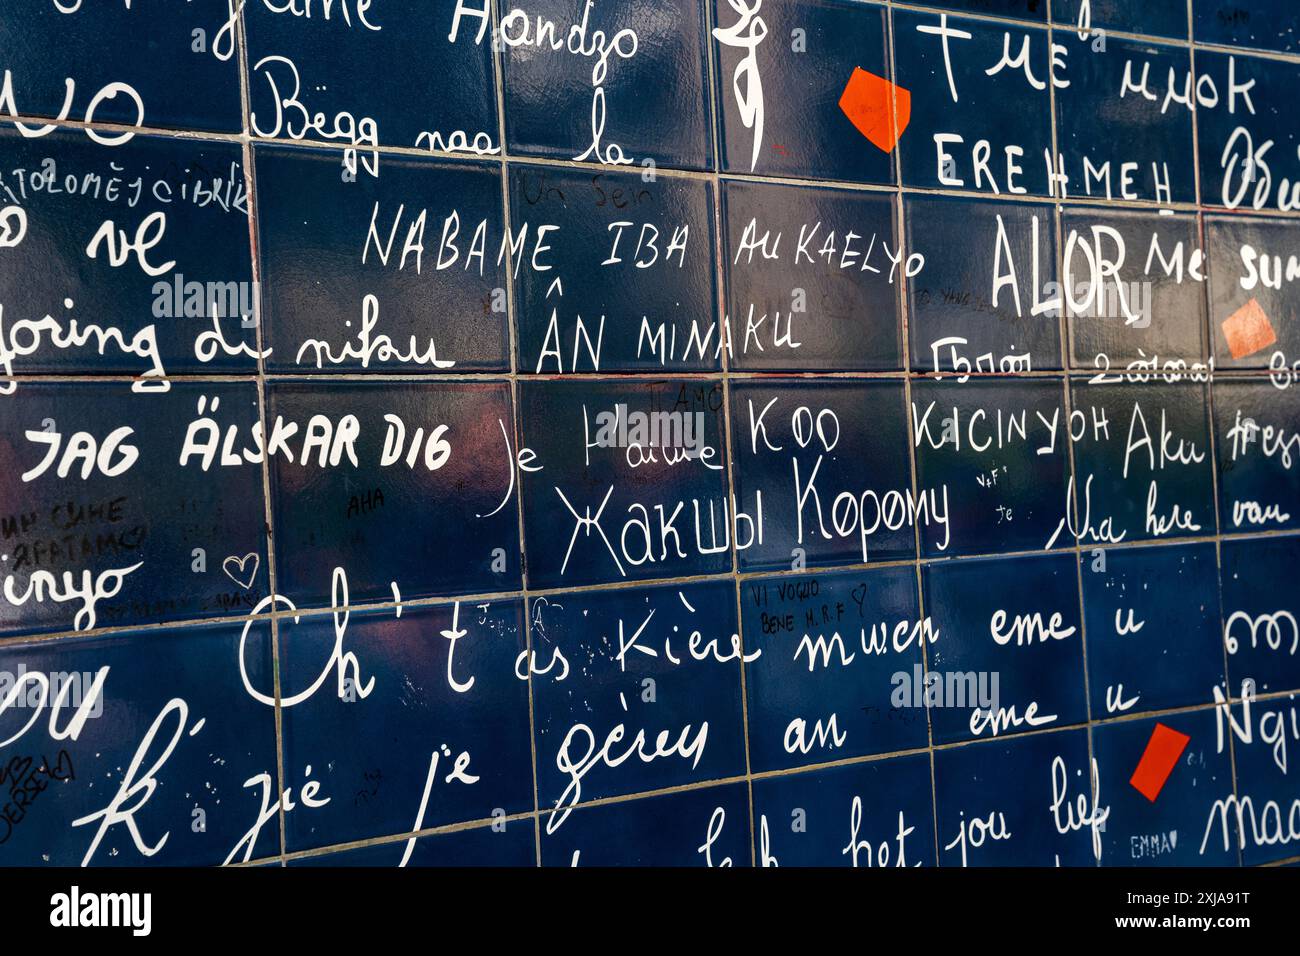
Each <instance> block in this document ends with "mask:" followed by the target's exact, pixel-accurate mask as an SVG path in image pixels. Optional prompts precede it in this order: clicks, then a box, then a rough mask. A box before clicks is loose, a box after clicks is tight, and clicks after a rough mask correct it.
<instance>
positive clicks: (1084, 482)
mask: <svg viewBox="0 0 1300 956" xmlns="http://www.w3.org/2000/svg"><path fill="white" fill-rule="evenodd" d="M1115 378H1117V377H1116V376H1108V377H1107V381H1106V382H1105V383H1103V384H1093V383H1092V382H1090V381H1089V380H1085V379H1076V380H1075V381H1074V382H1072V383H1071V413H1070V437H1071V439H1072V441H1073V443H1074V465H1075V468H1076V474H1075V481H1074V485H1073V486H1072V488H1071V499H1072V501H1071V504H1072V507H1073V508H1074V510H1075V511H1076V512H1077V515H1076V516H1075V518H1074V519H1073V521H1071V522H1067V524H1068V525H1069V526H1070V527H1071V528H1073V529H1074V530H1075V531H1076V532H1077V535H1078V538H1079V543H1080V544H1081V545H1082V546H1083V547H1085V548H1093V547H1098V546H1101V547H1104V546H1105V545H1107V544H1117V543H1119V542H1120V541H1130V542H1131V541H1139V540H1148V539H1149V540H1154V539H1157V538H1160V539H1164V538H1184V537H1199V536H1202V535H1210V534H1214V532H1215V515H1214V491H1213V477H1212V475H1211V473H1210V471H1211V469H1212V468H1213V462H1212V461H1211V459H1210V437H1209V415H1208V409H1207V395H1206V390H1207V386H1206V385H1205V384H1203V383H1198V382H1174V383H1165V382H1145V383H1141V384H1138V383H1120V382H1116V381H1113V379H1115Z"/></svg>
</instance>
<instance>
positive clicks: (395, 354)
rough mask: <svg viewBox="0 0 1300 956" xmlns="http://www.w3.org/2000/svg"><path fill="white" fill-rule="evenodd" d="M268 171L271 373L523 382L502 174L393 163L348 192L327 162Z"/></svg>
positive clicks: (262, 157) (301, 155)
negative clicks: (514, 337)
mask: <svg viewBox="0 0 1300 956" xmlns="http://www.w3.org/2000/svg"><path fill="white" fill-rule="evenodd" d="M256 157H257V163H256V166H257V208H258V242H259V248H260V250H261V256H262V272H261V275H262V292H263V303H264V309H263V314H264V316H265V320H266V342H265V344H264V347H265V348H267V349H269V350H270V353H269V354H268V355H267V356H266V362H265V367H266V368H267V369H268V370H271V371H282V372H317V371H325V372H361V371H366V370H375V371H386V372H399V371H400V372H407V373H415V374H422V373H435V372H481V371H499V370H505V371H508V370H509V368H510V342H509V328H508V319H507V315H506V294H505V286H506V277H507V274H508V272H507V260H506V252H507V251H508V249H509V246H510V241H509V238H508V237H507V236H506V235H505V230H504V229H503V226H502V205H501V171H500V169H499V168H498V167H496V166H495V165H489V164H481V163H458V164H455V165H453V164H450V163H433V162H424V161H420V160H413V159H410V158H407V157H400V158H399V157H391V158H389V159H387V160H386V161H385V164H384V175H383V176H382V177H381V178H378V179H374V178H371V177H369V176H363V177H361V178H359V179H357V180H356V181H355V182H346V181H343V180H341V179H340V178H339V167H338V157H337V155H336V154H334V153H331V152H329V151H326V150H318V149H312V150H306V149H298V148H292V147H283V148H277V147H267V146H258V147H257V150H256ZM358 250H360V252H358Z"/></svg>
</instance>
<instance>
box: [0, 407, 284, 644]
mask: <svg viewBox="0 0 1300 956" xmlns="http://www.w3.org/2000/svg"><path fill="white" fill-rule="evenodd" d="M256 423H257V389H256V387H255V385H254V384H253V383H252V382H239V383H235V382H227V383H220V384H219V383H215V382H204V383H197V382H196V383H179V382H175V383H171V388H170V389H169V390H168V391H166V392H162V393H155V394H132V392H131V386H130V385H128V384H127V383H125V382H104V383H96V382H58V383H56V382H31V381H25V382H21V383H17V385H16V390H15V392H14V393H13V394H12V395H10V396H7V397H6V398H5V399H4V401H3V402H0V434H4V435H5V436H6V437H5V440H4V443H3V446H4V451H3V455H2V458H3V460H4V462H5V464H6V467H5V468H4V469H3V474H4V476H5V477H4V494H3V498H4V501H5V505H4V509H3V517H2V518H0V567H3V574H4V577H5V583H4V596H3V597H0V631H2V632H4V633H7V634H14V633H28V632H33V631H71V630H73V629H76V630H83V631H84V630H90V629H91V628H103V627H122V626H126V625H132V624H146V623H154V622H158V621H167V620H181V619H187V618H206V617H221V616H225V615H228V614H246V613H248V611H249V610H250V609H252V608H253V607H254V606H256V605H257V603H258V602H259V601H260V600H261V599H262V598H263V596H264V595H265V594H266V593H267V592H268V590H269V578H268V576H267V569H266V560H267V556H266V540H265V518H264V509H263V494H262V472H261V468H260V466H259V465H258V464H257V462H258V460H259V459H258V458H257V457H256V456H257V454H259V452H258V451H257V445H256V443H255V441H254V438H253V435H252V432H253V429H254V427H255V425H256ZM192 425H193V429H191V426H192ZM20 436H21V437H20ZM227 437H230V438H231V440H232V445H231V447H232V448H233V449H234V450H233V452H232V453H231V455H230V457H226V456H225V455H224V454H221V453H219V451H218V448H219V445H220V444H221V443H223V442H224V441H225V440H226V439H227ZM242 450H249V451H250V452H251V455H250V456H245V455H244V454H243V451H242ZM250 457H251V460H250ZM214 483H215V484H219V486H220V488H221V497H220V498H218V497H217V496H216V495H214V493H213V486H214Z"/></svg>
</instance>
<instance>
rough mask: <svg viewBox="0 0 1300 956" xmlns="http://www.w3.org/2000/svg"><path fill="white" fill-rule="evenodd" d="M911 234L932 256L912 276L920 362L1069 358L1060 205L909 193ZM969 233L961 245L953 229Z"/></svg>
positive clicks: (970, 367)
mask: <svg viewBox="0 0 1300 956" xmlns="http://www.w3.org/2000/svg"><path fill="white" fill-rule="evenodd" d="M903 208H904V210H905V214H906V217H907V241H908V243H909V246H910V248H911V249H913V250H915V251H916V252H918V253H920V254H922V255H924V256H925V268H924V270H923V271H921V272H920V273H919V274H918V275H917V276H916V277H915V278H913V279H911V280H909V282H908V286H907V292H908V323H909V329H910V335H911V346H912V347H911V351H912V368H913V369H914V370H917V371H953V370H955V371H959V372H961V373H963V374H966V373H969V372H972V371H976V372H992V371H1003V372H1009V371H1032V370H1035V369H1037V370H1040V371H1041V370H1050V369H1059V368H1060V367H1061V320H1060V306H1061V293H1060V291H1059V287H1058V284H1057V282H1056V223H1055V217H1054V216H1053V214H1052V209H1051V207H1050V206H1039V205H1030V204H1026V203H998V202H977V201H972V200H969V199H953V198H948V197H926V198H924V199H922V198H918V197H909V198H908V199H907V201H906V203H905V204H904V207H903ZM958 232H960V234H961V235H962V237H963V239H964V240H965V241H967V242H969V244H970V247H971V248H969V249H966V248H963V250H962V254H961V255H953V254H952V251H951V250H952V243H953V235H954V234H955V233H958Z"/></svg>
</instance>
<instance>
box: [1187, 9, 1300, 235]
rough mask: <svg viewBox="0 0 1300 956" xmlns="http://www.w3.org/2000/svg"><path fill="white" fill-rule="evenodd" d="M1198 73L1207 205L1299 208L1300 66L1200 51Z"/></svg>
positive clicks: (1199, 136)
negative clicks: (1298, 118) (1298, 115)
mask: <svg viewBox="0 0 1300 956" xmlns="http://www.w3.org/2000/svg"><path fill="white" fill-rule="evenodd" d="M1292 16H1296V15H1295V14H1293V15H1292ZM1198 39H1199V37H1198ZM1196 73H1197V78H1196V100H1197V104H1196V124H1197V125H1196V138H1197V143H1198V144H1199V147H1200V164H1201V203H1202V204H1203V205H1206V206H1226V207H1228V208H1229V209H1237V208H1241V209H1255V210H1261V209H1268V210H1276V209H1281V210H1288V209H1294V208H1295V207H1296V201H1297V198H1298V197H1297V192H1298V190H1297V185H1296V180H1297V179H1298V178H1300V162H1298V161H1297V154H1296V148H1297V146H1300V134H1298V133H1297V130H1296V124H1295V88H1296V80H1297V78H1300V65H1297V64H1296V63H1290V62H1284V61H1281V60H1266V59H1261V58H1256V57H1249V56H1241V55H1239V54H1232V53H1216V52H1211V51H1209V50H1201V49H1198V50H1197V51H1196Z"/></svg>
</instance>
